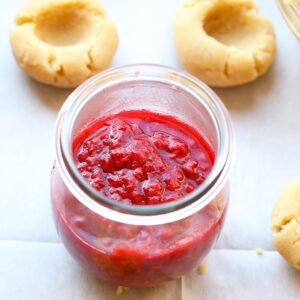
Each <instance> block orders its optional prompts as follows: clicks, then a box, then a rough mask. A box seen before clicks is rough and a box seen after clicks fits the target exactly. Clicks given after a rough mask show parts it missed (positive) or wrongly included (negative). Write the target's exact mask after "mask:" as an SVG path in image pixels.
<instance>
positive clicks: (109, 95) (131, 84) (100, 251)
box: [51, 64, 233, 287]
mask: <svg viewBox="0 0 300 300" xmlns="http://www.w3.org/2000/svg"><path fill="white" fill-rule="evenodd" d="M136 110H139V111H140V110H146V111H151V112H156V113H160V114H162V115H171V116H173V117H175V118H177V119H178V120H180V121H182V122H185V123H187V124H189V125H190V126H192V127H193V128H194V129H195V130H197V131H198V132H199V133H200V134H201V136H202V137H203V138H204V139H205V141H206V143H207V144H208V145H209V146H210V148H211V149H212V151H213V153H214V156H215V159H214V163H213V166H212V169H211V171H210V172H209V174H208V175H207V177H206V179H205V180H204V181H203V182H202V183H201V184H200V185H199V186H198V187H196V188H195V189H194V190H193V191H192V192H190V193H188V194H186V195H185V196H183V197H182V198H180V199H178V200H175V201H170V202H166V203H162V204H154V205H132V204H128V203H123V202H120V201H116V200H112V199H109V198H107V197H105V196H104V195H102V194H101V193H100V192H98V191H97V190H95V189H93V188H92V187H91V185H90V184H89V182H88V181H86V180H85V179H84V178H83V177H82V176H81V174H80V172H79V171H78V169H77V167H76V164H75V161H74V156H73V150H74V149H73V148H72V145H73V140H74V138H75V137H76V136H77V135H78V132H80V131H81V130H82V128H85V127H86V126H88V124H91V122H93V121H94V120H96V119H99V118H101V117H104V116H108V115H111V114H117V113H120V112H122V111H136ZM55 138H56V140H55V143H56V145H55V146H56V162H55V165H54V168H53V171H52V175H51V198H52V206H53V211H54V218H55V222H56V227H57V231H58V233H59V235H60V237H61V239H62V241H63V243H64V245H65V246H66V248H67V249H68V251H69V252H70V253H71V255H72V256H73V257H74V258H75V259H76V260H77V261H78V262H79V263H80V264H81V265H82V266H83V267H85V268H86V269H87V270H89V271H91V272H92V273H94V274H96V276H98V278H100V279H102V280H104V281H107V282H110V283H114V284H118V285H122V286H130V287H145V286H152V285H156V284H159V283H162V282H164V281H167V280H171V279H175V278H178V277H181V276H182V275H184V274H185V273H186V272H187V271H189V270H191V269H192V268H194V267H195V266H196V265H197V264H198V263H199V262H200V261H201V260H202V259H203V258H204V257H205V255H206V254H207V253H208V252H209V251H210V250H211V248H212V247H213V245H214V243H215V241H216V239H217V238H218V236H219V233H220V230H221V228H222V225H223V222H224V217H225V214H226V210H227V206H228V197H229V194H228V183H227V181H228V175H229V171H230V168H231V165H232V156H233V138H232V127H231V122H230V120H229V116H228V114H227V112H226V110H225V108H224V106H223V105H222V103H221V101H220V100H219V99H218V97H217V96H216V95H215V94H214V93H213V92H212V91H211V90H210V89H209V88H208V87H207V86H206V85H205V84H203V83H202V82H200V81H199V80H197V79H195V78H194V77H192V76H190V75H188V74H185V73H182V72H179V71H177V70H174V69H171V68H167V67H164V66H159V65H147V64H145V65H130V66H124V67H120V68H115V69H111V70H108V71H106V72H103V73H100V74H98V75H96V76H94V77H93V78H91V79H90V80H88V81H87V82H85V83H84V84H83V85H81V86H80V87H79V88H78V89H76V90H75V91H74V92H73V93H72V94H71V95H70V96H69V98H68V99H67V101H66V102H65V104H64V106H63V108H62V110H61V112H60V114H59V116H58V121H57V125H56V137H55Z"/></svg>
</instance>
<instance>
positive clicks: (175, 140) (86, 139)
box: [73, 110, 214, 205]
mask: <svg viewBox="0 0 300 300" xmlns="http://www.w3.org/2000/svg"><path fill="white" fill-rule="evenodd" d="M73 149H74V156H75V160H76V162H77V167H78V170H79V171H80V172H81V174H82V176H83V177H85V178H86V179H87V180H88V181H89V183H90V184H91V186H92V187H94V188H95V189H97V190H98V191H99V192H101V193H102V194H104V195H105V196H107V197H108V198H111V199H113V200H116V201H122V202H126V203H128V204H136V205H140V204H159V203H164V202H168V201H173V200H176V199H178V198H181V197H183V196H184V195H186V194H187V193H189V192H191V191H193V190H194V189H195V187H197V186H198V185H200V184H201V183H202V182H203V181H204V179H205V178H206V176H207V174H208V173H209V172H210V171H211V168H212V165H213V161H214V153H213V151H212V150H211V148H210V147H209V145H208V144H207V143H206V141H205V140H204V139H203V138H202V136H201V135H200V134H199V133H198V132H197V131H196V130H195V129H194V128H192V127H191V126H189V125H187V124H185V123H183V122H181V121H179V120H178V119H176V118H174V117H172V116H167V115H161V114H158V113H154V112H150V111H143V110H140V111H125V112H121V113H119V114H117V115H111V116H108V117H106V118H103V119H100V120H97V121H96V122H94V123H93V124H92V125H89V126H88V127H87V128H86V129H84V130H83V131H82V132H81V133H80V134H79V135H78V136H77V137H76V138H75V140H74V144H73Z"/></svg>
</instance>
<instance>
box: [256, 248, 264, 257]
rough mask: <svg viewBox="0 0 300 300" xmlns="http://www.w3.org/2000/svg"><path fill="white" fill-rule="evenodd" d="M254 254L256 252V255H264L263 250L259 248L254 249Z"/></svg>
mask: <svg viewBox="0 0 300 300" xmlns="http://www.w3.org/2000/svg"><path fill="white" fill-rule="evenodd" d="M255 252H256V255H263V254H264V251H263V249H262V248H260V247H257V248H256V249H255Z"/></svg>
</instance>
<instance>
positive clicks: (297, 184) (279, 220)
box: [272, 177, 300, 270]
mask: <svg viewBox="0 0 300 300" xmlns="http://www.w3.org/2000/svg"><path fill="white" fill-rule="evenodd" d="M272 229H273V230H274V231H275V232H276V233H275V234H274V236H273V241H274V244H275V246H276V248H277V250H278V251H279V253H280V254H281V255H282V256H283V257H284V258H285V259H286V260H287V261H288V262H289V263H290V264H291V265H292V266H294V267H295V268H296V269H299V270H300V177H297V178H295V179H294V180H292V181H291V182H289V183H288V184H287V186H286V187H285V188H284V189H283V191H282V193H281V195H280V196H279V198H278V199H277V201H276V203H275V205H274V207H273V212H272Z"/></svg>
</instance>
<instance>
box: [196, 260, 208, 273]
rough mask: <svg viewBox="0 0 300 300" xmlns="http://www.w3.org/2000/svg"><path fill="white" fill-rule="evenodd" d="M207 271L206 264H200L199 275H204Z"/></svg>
mask: <svg viewBox="0 0 300 300" xmlns="http://www.w3.org/2000/svg"><path fill="white" fill-rule="evenodd" d="M205 271H206V265H205V264H204V263H202V264H200V265H199V266H198V268H197V274H198V275H203V274H204V273H205Z"/></svg>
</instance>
